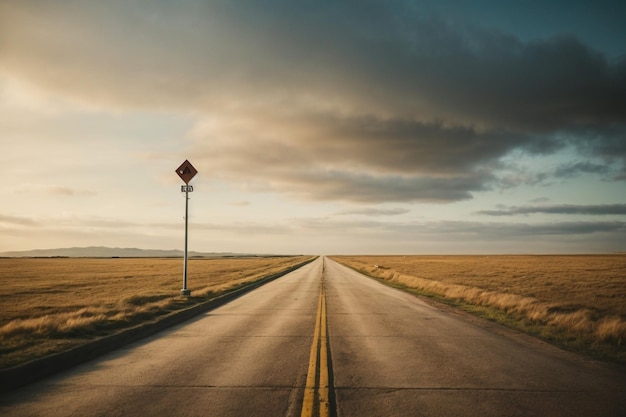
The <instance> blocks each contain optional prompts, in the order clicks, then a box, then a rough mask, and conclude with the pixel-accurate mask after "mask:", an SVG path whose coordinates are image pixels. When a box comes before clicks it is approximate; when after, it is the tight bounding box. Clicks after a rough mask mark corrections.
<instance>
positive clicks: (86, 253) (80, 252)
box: [0, 246, 253, 258]
mask: <svg viewBox="0 0 626 417" xmlns="http://www.w3.org/2000/svg"><path fill="white" fill-rule="evenodd" d="M0 256H1V257H10V258H38V257H41V258H52V257H70V258H111V257H120V258H182V257H183V251H182V250H177V249H172V250H161V249H137V248H107V247H104V246H90V247H87V248H60V249H35V250H29V251H12V252H0ZM227 256H253V255H251V254H243V253H231V252H220V253H216V252H207V253H203V252H192V251H190V252H189V257H208V258H220V257H227Z"/></svg>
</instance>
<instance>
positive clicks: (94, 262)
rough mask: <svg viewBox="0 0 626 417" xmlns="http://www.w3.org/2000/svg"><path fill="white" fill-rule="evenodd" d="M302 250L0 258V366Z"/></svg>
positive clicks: (269, 269)
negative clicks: (185, 267)
mask: <svg viewBox="0 0 626 417" xmlns="http://www.w3.org/2000/svg"><path fill="white" fill-rule="evenodd" d="M307 259H311V257H309V256H293V257H264V258H228V259H193V260H190V263H189V280H188V281H189V288H190V289H191V290H192V296H191V297H181V296H180V295H179V294H180V287H181V281H182V278H181V271H182V268H181V261H180V260H179V259H152V258H149V259H146V258H141V259H140V258H136V259H130V258H122V259H94V258H92V259H89V258H69V259H50V258H44V259H32V258H29V259H8V258H6V259H0V284H2V285H1V286H0V369H5V368H8V367H11V366H15V365H19V364H22V363H25V362H27V361H30V360H33V359H37V358H40V357H43V356H46V355H49V354H52V353H56V352H61V351H64V350H68V349H71V348H73V347H76V346H79V345H81V344H84V343H86V342H89V341H91V340H94V339H98V338H101V337H103V336H108V335H111V334H115V333H118V332H120V331H123V330H126V329H129V328H132V327H134V326H137V325H139V324H142V323H148V322H153V321H155V320H158V319H160V318H162V317H164V316H166V315H168V314H171V313H173V312H176V311H180V310H182V309H186V308H189V307H192V306H194V305H198V304H200V303H203V302H206V301H208V300H211V299H213V298H215V297H217V296H219V295H222V294H225V293H228V292H232V291H234V290H236V289H238V288H241V287H245V286H248V285H251V284H252V283H254V282H257V281H259V280H261V279H263V278H265V277H267V276H270V275H272V274H275V273H278V272H281V271H284V270H286V269H288V268H290V267H292V266H294V265H297V264H300V263H302V262H304V261H306V260H307Z"/></svg>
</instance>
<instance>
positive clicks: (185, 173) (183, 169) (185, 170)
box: [176, 159, 198, 184]
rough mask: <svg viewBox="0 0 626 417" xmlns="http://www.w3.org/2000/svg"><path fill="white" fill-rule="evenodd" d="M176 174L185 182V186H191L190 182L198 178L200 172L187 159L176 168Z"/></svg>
mask: <svg viewBox="0 0 626 417" xmlns="http://www.w3.org/2000/svg"><path fill="white" fill-rule="evenodd" d="M176 173H177V174H178V176H179V177H180V178H181V179H182V180H183V181H185V184H189V181H191V179H192V178H193V177H195V176H196V174H197V173H198V170H196V169H195V168H194V167H193V165H191V162H189V161H188V160H186V159H185V162H183V163H182V164H181V165H180V166H179V167H178V168H176Z"/></svg>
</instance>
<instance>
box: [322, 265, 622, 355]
mask: <svg viewBox="0 0 626 417" xmlns="http://www.w3.org/2000/svg"><path fill="white" fill-rule="evenodd" d="M333 259H335V260H337V261H339V262H341V263H343V264H345V265H348V266H350V267H352V268H353V269H356V270H358V271H361V272H363V273H365V274H368V275H370V276H374V277H377V278H381V279H383V280H386V281H389V282H390V283H393V284H396V285H400V286H404V287H406V288H412V289H416V290H419V291H420V292H422V293H424V294H427V295H434V296H438V297H443V298H446V299H451V300H457V301H458V302H460V303H463V304H465V305H470V306H478V307H480V308H484V310H483V312H482V313H483V315H490V313H489V312H492V313H493V312H494V311H497V312H500V314H499V315H500V321H507V322H509V324H510V322H511V320H513V321H514V323H513V324H514V325H517V327H520V328H524V329H526V330H530V331H531V333H534V334H537V335H539V336H543V337H544V338H546V339H548V340H552V341H555V342H557V343H559V344H561V345H565V346H570V347H573V348H576V349H581V350H584V351H587V352H591V353H595V354H598V355H599V356H602V357H607V358H610V359H617V360H618V361H621V362H626V349H625V345H626V254H615V255H567V256H558V255H554V256H548V255H544V256H521V255H520V256H334V257H333ZM497 315H498V314H496V315H494V316H497Z"/></svg>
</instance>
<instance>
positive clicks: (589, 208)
mask: <svg viewBox="0 0 626 417" xmlns="http://www.w3.org/2000/svg"><path fill="white" fill-rule="evenodd" d="M535 213H544V214H586V215H596V216H603V215H624V214H626V204H599V205H574V204H562V205H553V206H521V207H509V208H503V209H500V210H481V211H479V212H478V214H485V215H489V216H515V215H520V214H522V215H527V214H535Z"/></svg>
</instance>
